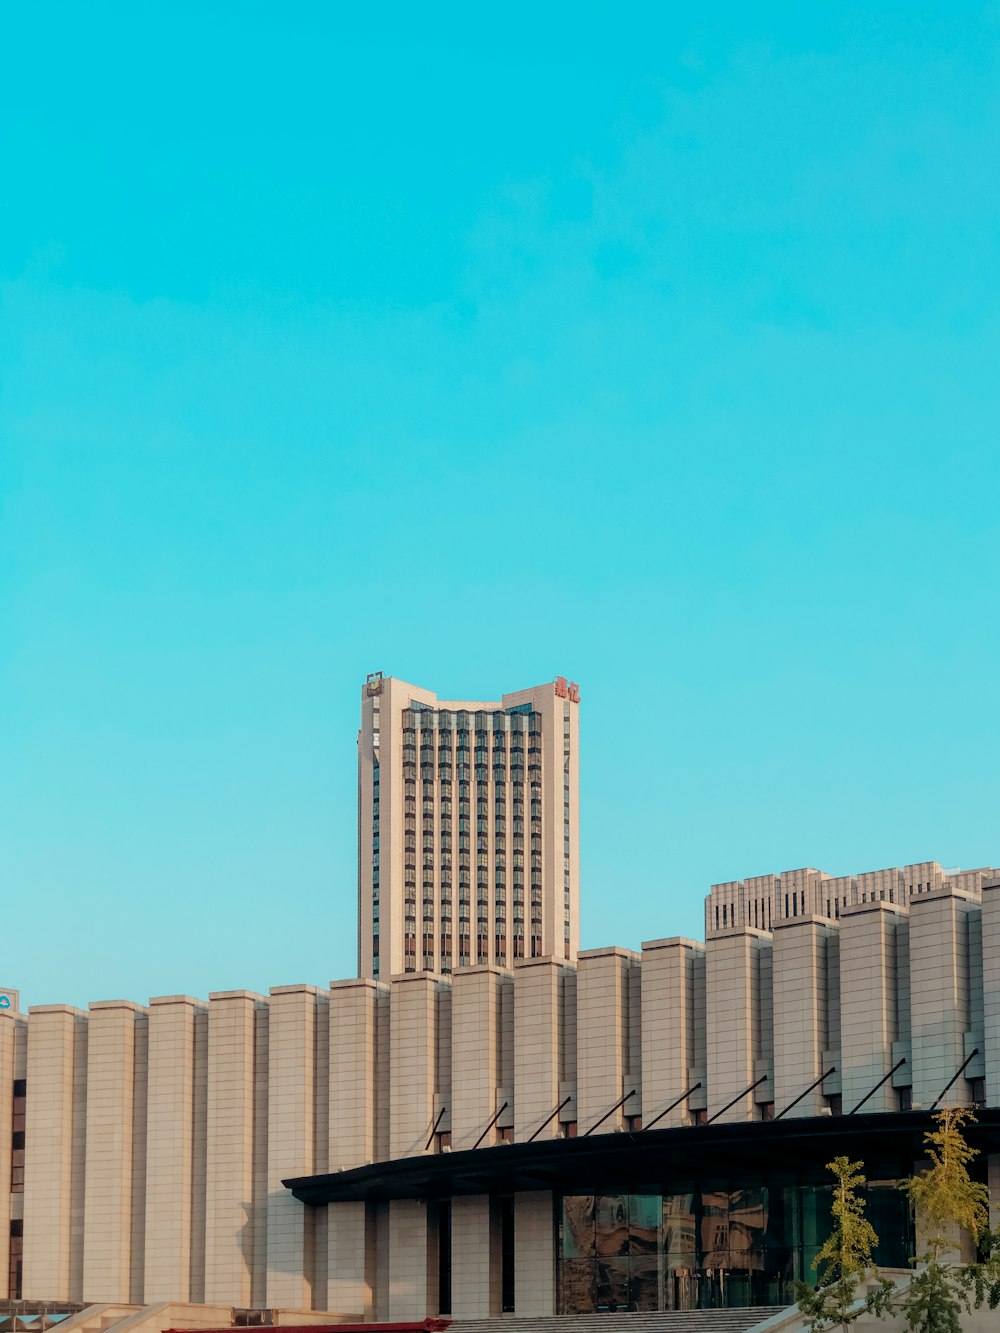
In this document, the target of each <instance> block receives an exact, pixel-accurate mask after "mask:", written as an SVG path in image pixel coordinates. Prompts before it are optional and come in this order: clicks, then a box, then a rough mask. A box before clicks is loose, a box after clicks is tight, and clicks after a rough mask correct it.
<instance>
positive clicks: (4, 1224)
mask: <svg viewBox="0 0 1000 1333" xmlns="http://www.w3.org/2000/svg"><path fill="white" fill-rule="evenodd" d="M14 1078H15V1074H14V1017H13V1015H12V1014H11V1012H10V1011H9V1010H0V1143H3V1144H7V1143H10V1142H11V1135H12V1133H13V1120H14V1106H13V1097H12V1095H11V1088H12V1087H13V1084H14ZM10 1168H11V1159H10V1153H9V1152H0V1199H9V1198H10ZM10 1214H11V1210H10V1207H9V1206H8V1207H7V1208H0V1256H4V1255H7V1254H9V1253H10ZM9 1267H10V1266H9V1264H7V1263H6V1262H4V1261H3V1260H2V1258H0V1300H7V1299H8V1298H10V1295H11V1293H10V1286H9V1282H10V1271H9Z"/></svg>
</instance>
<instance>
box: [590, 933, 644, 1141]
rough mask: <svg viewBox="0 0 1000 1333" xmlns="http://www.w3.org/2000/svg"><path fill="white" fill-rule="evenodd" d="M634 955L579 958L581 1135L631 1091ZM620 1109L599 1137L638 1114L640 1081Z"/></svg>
mask: <svg viewBox="0 0 1000 1333" xmlns="http://www.w3.org/2000/svg"><path fill="white" fill-rule="evenodd" d="M633 966H638V954H635V953H633V952H632V951H631V950H629V949H616V948H610V949H587V950H586V951H585V952H584V953H581V954H580V955H579V958H578V959H577V972H576V1013H577V1037H578V1040H577V1119H578V1121H579V1126H580V1133H581V1134H584V1133H586V1131H587V1130H588V1129H590V1127H591V1126H592V1125H595V1124H596V1123H597V1121H598V1120H600V1119H601V1117H602V1116H603V1115H605V1114H606V1113H607V1112H608V1111H610V1109H611V1107H612V1106H614V1104H615V1102H617V1101H618V1100H619V1099H620V1098H621V1097H623V1096H624V1095H625V1093H626V1092H628V1091H630V1087H627V1086H626V1076H627V1074H628V1072H629V1068H630V1060H629V1035H630V1033H629V1029H630V1009H631V1005H630V999H631V985H630V982H631V974H632V968H633ZM630 1086H631V1087H634V1089H635V1092H634V1094H633V1096H632V1097H630V1098H629V1100H628V1101H627V1102H626V1103H625V1105H624V1106H623V1107H619V1109H618V1110H617V1111H616V1112H615V1113H614V1115H613V1116H611V1117H610V1119H608V1120H605V1122H604V1124H603V1125H601V1127H600V1129H599V1130H598V1133H600V1134H604V1133H608V1134H610V1133H612V1132H613V1131H614V1130H616V1129H620V1128H621V1127H622V1126H623V1124H624V1122H625V1117H626V1116H629V1115H640V1114H641V1113H642V1095H641V1087H640V1085H639V1080H638V1079H637V1080H636V1081H635V1083H634V1084H631V1085H630Z"/></svg>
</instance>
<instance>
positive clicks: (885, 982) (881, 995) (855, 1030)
mask: <svg viewBox="0 0 1000 1333" xmlns="http://www.w3.org/2000/svg"><path fill="white" fill-rule="evenodd" d="M906 919H907V918H906V913H905V911H901V910H900V909H899V908H897V907H894V906H891V905H890V904H889V903H885V902H881V901H879V902H869V903H858V904H857V905H855V906H852V907H846V908H843V909H842V910H841V914H840V1056H841V1069H842V1085H843V1104H844V1114H845V1115H849V1114H850V1113H851V1111H852V1110H853V1109H854V1107H855V1106H856V1105H857V1104H858V1103H859V1102H860V1101H861V1099H862V1098H863V1097H864V1096H865V1095H866V1094H867V1093H868V1092H870V1091H871V1089H872V1088H873V1087H874V1086H875V1084H876V1083H878V1081H879V1079H881V1078H883V1077H884V1076H885V1075H886V1074H888V1072H889V1070H890V1069H891V1068H892V1066H893V1064H894V1061H893V1058H892V1043H893V1042H894V1041H895V1040H896V1038H897V1036H898V1022H897V1016H896V1013H897V1010H896V985H897V965H896V964H897V960H896V928H897V926H899V925H900V924H905V922H906ZM897 1106H898V1094H897V1093H896V1092H894V1091H893V1088H892V1080H889V1082H887V1083H885V1084H883V1086H882V1087H881V1088H880V1089H879V1090H878V1092H876V1093H875V1095H874V1096H873V1097H871V1098H869V1100H868V1101H867V1102H866V1103H865V1105H864V1107H863V1110H864V1111H892V1110H895V1109H896V1108H897Z"/></svg>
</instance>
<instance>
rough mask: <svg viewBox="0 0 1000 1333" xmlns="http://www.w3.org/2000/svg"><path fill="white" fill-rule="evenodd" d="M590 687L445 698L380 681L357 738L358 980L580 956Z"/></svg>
mask: <svg viewBox="0 0 1000 1333" xmlns="http://www.w3.org/2000/svg"><path fill="white" fill-rule="evenodd" d="M579 703H580V690H579V687H578V686H577V685H576V684H575V683H574V682H570V681H567V680H565V679H564V678H563V677H559V678H558V679H557V680H555V681H553V682H551V683H550V684H547V685H539V686H536V687H535V688H533V689H528V690H518V691H516V692H514V693H512V694H505V695H503V696H502V698H501V699H500V700H499V702H483V701H469V700H462V701H459V700H443V699H438V697H437V695H436V694H434V693H432V692H431V691H430V690H425V689H422V688H420V687H419V686H417V685H409V684H407V683H406V681H402V680H396V679H394V678H393V677H391V676H389V677H383V675H382V673H381V672H376V673H375V674H374V675H371V676H369V677H368V680H367V681H366V683H365V685H364V686H363V687H362V691H361V728H360V731H359V733H358V974H359V976H363V977H373V978H375V977H380V976H381V977H389V976H395V975H397V974H399V973H405V972H416V971H418V970H420V971H425V970H429V971H437V972H441V973H444V974H447V973H449V972H453V971H455V970H456V969H457V968H462V967H471V966H474V965H481V964H485V963H488V964H492V965H494V966H498V967H508V966H510V965H511V964H512V963H513V962H514V961H515V960H517V959H519V958H537V957H541V956H552V957H558V958H562V959H564V960H571V959H573V958H575V957H576V952H577V948H578V947H579V938H580V908H579V903H580V879H579V847H580V830H579V810H580V803H579V761H578V753H579Z"/></svg>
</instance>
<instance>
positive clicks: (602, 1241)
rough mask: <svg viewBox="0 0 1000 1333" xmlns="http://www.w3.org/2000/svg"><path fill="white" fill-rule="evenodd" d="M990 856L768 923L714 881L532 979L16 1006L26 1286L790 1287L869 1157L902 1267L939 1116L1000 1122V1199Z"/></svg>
mask: <svg viewBox="0 0 1000 1333" xmlns="http://www.w3.org/2000/svg"><path fill="white" fill-rule="evenodd" d="M797 873H804V872H797ZM809 873H811V874H818V872H809ZM977 873H978V879H977V878H973V879H969V878H968V877H967V878H964V879H961V878H958V877H957V876H956V875H951V876H948V875H944V874H942V876H941V877H940V878H936V877H935V873H934V872H933V871H929V872H928V875H927V887H922V888H921V889H920V890H919V891H915V892H913V893H907V894H904V895H902V896H899V897H894V898H890V897H889V896H888V894H889V892H890V889H893V890H894V888H895V886H896V885H898V884H899V882H900V881H899V879H898V875H899V872H895V871H894V872H883V876H882V878H883V880H884V881H885V882H884V883H883V882H881V881H876V880H874V879H873V880H872V886H871V887H869V886H868V885H867V878H868V877H856V878H855V879H854V880H852V881H851V883H852V884H853V885H855V890H856V886H857V884H859V883H860V882H861V881H862V879H864V880H865V883H866V887H865V888H864V889H862V890H861V891H860V892H856V891H855V896H851V893H850V892H849V891H848V890H846V889H844V890H842V891H841V892H838V893H833V894H831V895H830V897H831V907H830V909H829V910H822V911H820V910H817V909H818V908H820V907H823V908H824V909H825V906H826V899H827V896H828V890H827V889H826V888H822V889H821V890H820V889H818V888H817V884H822V883H826V884H829V883H830V881H829V880H827V881H818V880H817V881H813V882H812V885H811V886H810V885H809V884H803V885H801V886H800V887H799V888H794V889H793V888H791V887H788V888H787V889H786V888H785V887H782V888H781V889H780V902H781V907H782V910H781V911H780V912H779V911H777V910H775V902H776V897H775V894H776V892H777V891H776V890H775V888H774V886H773V885H772V886H771V887H770V888H769V889H768V891H767V893H766V894H755V895H750V897H751V899H753V898H754V897H755V898H756V900H757V901H758V902H759V901H763V900H765V899H766V900H767V901H768V902H770V904H771V915H770V917H769V918H768V919H767V921H766V925H757V924H751V922H750V921H749V920H748V919H747V911H746V901H747V895H746V894H744V896H743V899H742V900H741V898H740V895H739V893H738V892H732V893H730V894H729V896H728V897H725V896H724V895H723V894H721V893H717V891H716V890H713V895H715V896H716V901H715V902H713V901H712V900H711V899H710V907H711V909H712V910H711V929H710V931H709V932H708V935H707V938H706V941H705V942H704V943H700V942H696V941H692V940H687V939H677V938H670V939H656V940H652V941H650V942H647V943H646V944H644V945H643V946H642V948H641V949H640V950H636V951H632V950H628V949H621V948H607V949H592V950H588V951H584V952H582V953H580V954H579V956H578V957H577V958H575V959H566V958H565V957H562V956H555V957H553V956H542V957H535V958H531V957H526V958H523V959H519V960H517V961H516V962H515V963H514V965H513V966H512V967H510V968H498V967H495V966H493V965H491V964H483V965H475V964H470V965H468V966H465V967H463V968H461V969H456V970H455V971H453V972H452V973H451V974H441V973H436V972H429V971H415V972H409V973H407V972H403V973H401V974H399V975H396V976H393V977H391V978H389V979H381V980H375V979H373V978H370V977H364V978H358V979H354V980H348V981H339V982H335V983H332V984H331V985H330V987H329V988H325V989H323V988H317V987H314V986H306V985H297V986H279V987H275V988H274V989H272V990H271V992H270V994H269V995H267V996H261V995H256V994H252V993H250V992H246V991H224V992H218V993H215V994H210V995H209V996H208V999H207V1000H206V1001H201V1000H197V999H192V998H191V997H189V996H184V995H172V996H158V997H155V998H154V999H152V1000H150V1001H149V1003H148V1004H145V1005H138V1004H134V1003H129V1002H126V1001H114V1000H113V1001H100V1002H96V1003H94V1004H92V1005H90V1007H89V1009H88V1010H87V1011H82V1010H78V1009H74V1008H70V1007H67V1006H63V1005H43V1006H37V1007H34V1008H32V1009H30V1010H29V1012H28V1013H27V1014H26V1015H25V1014H22V1013H20V1012H18V1009H17V1003H16V993H14V992H8V994H11V995H14V996H15V999H14V1002H13V1003H11V1004H10V1005H9V1006H8V1007H7V1008H5V1009H0V1136H3V1137H4V1138H5V1139H6V1140H7V1141H8V1142H9V1143H10V1144H11V1149H10V1151H9V1152H5V1153H0V1197H4V1198H9V1200H10V1206H9V1208H7V1209H5V1210H3V1211H2V1212H0V1247H4V1248H5V1249H6V1253H7V1255H8V1263H7V1264H6V1265H0V1298H6V1299H8V1300H10V1299H14V1298H22V1299H28V1300H35V1301H47V1302H60V1301H62V1302H66V1303H72V1302H76V1303H82V1302H85V1303H95V1302H107V1303H111V1304H115V1303H117V1304H120V1305H132V1306H135V1305H144V1304H146V1305H148V1304H150V1303H152V1302H157V1301H163V1302H175V1303H176V1302H181V1303H194V1304H200V1303H206V1304H210V1305H212V1306H213V1308H216V1309H217V1308H218V1307H235V1308H237V1309H253V1308H257V1309H278V1308H281V1309H295V1310H309V1309H312V1310H316V1311H337V1312H343V1313H345V1314H348V1313H349V1314H353V1315H355V1316H358V1317H359V1318H366V1317H367V1318H371V1317H374V1316H376V1315H377V1316H378V1317H379V1318H383V1319H384V1318H398V1319H404V1318H406V1319H414V1318H422V1317H423V1316H424V1315H426V1314H437V1313H439V1312H450V1313H452V1314H454V1315H455V1316H464V1317H473V1316H476V1317H478V1316H484V1315H488V1314H490V1313H500V1312H502V1311H505V1310H507V1311H511V1312H513V1313H516V1314H518V1315H535V1316H540V1315H544V1314H548V1313H552V1312H556V1311H565V1312H574V1311H584V1310H600V1309H614V1308H618V1309H623V1308H625V1309H627V1308H644V1309H656V1308H667V1309H669V1308H685V1307H696V1306H699V1305H706V1304H723V1305H725V1304H729V1305H740V1304H746V1305H768V1304H771V1305H779V1304H782V1303H784V1302H785V1301H786V1300H787V1298H788V1294H789V1291H790V1284H791V1281H792V1279H793V1278H796V1277H801V1276H806V1275H808V1272H809V1265H810V1263H811V1259H812V1256H813V1254H814V1253H815V1249H816V1247H817V1245H818V1244H819V1243H821V1241H822V1239H823V1236H824V1234H825V1233H824V1232H823V1226H824V1225H825V1218H826V1213H827V1210H828V1204H827V1195H826V1192H825V1191H826V1179H827V1176H826V1172H825V1169H824V1168H825V1163H826V1162H828V1161H829V1160H830V1158H831V1157H832V1156H833V1155H834V1153H835V1152H838V1151H847V1152H849V1153H850V1154H851V1155H852V1156H855V1157H861V1158H863V1159H864V1160H865V1162H866V1165H867V1168H868V1174H869V1178H870V1182H871V1184H870V1207H871V1211H872V1215H873V1218H874V1220H875V1223H876V1227H877V1229H878V1230H879V1231H880V1235H881V1237H882V1242H883V1248H882V1259H883V1262H885V1263H886V1264H887V1265H888V1266H890V1267H891V1266H894V1265H901V1264H905V1263H906V1262H908V1260H909V1257H910V1254H911V1252H912V1236H911V1231H910V1225H911V1224H910V1220H909V1217H908V1214H907V1209H906V1206H905V1203H904V1200H903V1197H902V1195H901V1194H900V1193H899V1191H898V1189H897V1188H896V1181H897V1180H898V1179H899V1178H900V1177H901V1176H903V1175H906V1174H908V1173H909V1172H910V1171H912V1169H913V1167H914V1164H915V1162H916V1161H917V1160H918V1158H919V1156H920V1143H921V1135H922V1133H923V1130H924V1129H925V1128H926V1126H927V1123H928V1115H929V1111H930V1109H931V1107H932V1106H934V1105H946V1104H961V1105H969V1106H973V1105H975V1106H976V1107H978V1108H980V1109H979V1111H978V1120H979V1123H978V1125H977V1126H976V1127H975V1129H974V1131H973V1134H974V1138H975V1141H976V1143H977V1144H978V1145H979V1146H980V1147H981V1148H982V1150H983V1155H982V1157H981V1158H980V1159H979V1160H980V1164H981V1166H982V1171H983V1175H984V1178H985V1179H988V1181H989V1184H990V1188H991V1195H992V1198H993V1200H994V1204H995V1205H997V1206H1000V875H996V874H995V872H994V873H993V875H992V876H991V875H990V874H988V873H986V872H977ZM780 878H781V880H782V881H784V880H785V877H784V876H782V877H780ZM918 882H919V883H921V884H923V882H924V880H923V878H921V879H920V880H919V881H918ZM748 883H752V884H755V885H756V884H758V883H759V882H755V881H748ZM838 883H843V882H842V881H838ZM723 887H724V888H725V889H726V891H727V892H728V890H729V889H730V887H731V886H723ZM883 889H884V890H885V893H886V896H883ZM785 892H788V893H789V895H791V894H792V893H793V892H796V893H797V892H802V893H805V894H806V897H805V899H799V900H798V901H797V902H796V904H795V911H791V910H789V911H785V910H783V909H784V894H785ZM810 895H811V896H810ZM833 899H839V902H838V903H837V904H834V903H833ZM741 903H742V905H741ZM733 905H735V908H736V919H735V920H730V909H731V907H733ZM716 906H718V907H719V908H720V917H719V925H718V926H716V924H715V913H714V909H715V907H716ZM789 906H790V907H791V906H792V903H791V898H790V899H789ZM834 906H836V908H837V910H834ZM722 907H725V910H726V919H725V922H723V919H722V914H721V908H722ZM760 910H761V909H760V907H759V906H758V908H757V911H758V920H760ZM751 914H752V908H751Z"/></svg>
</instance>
